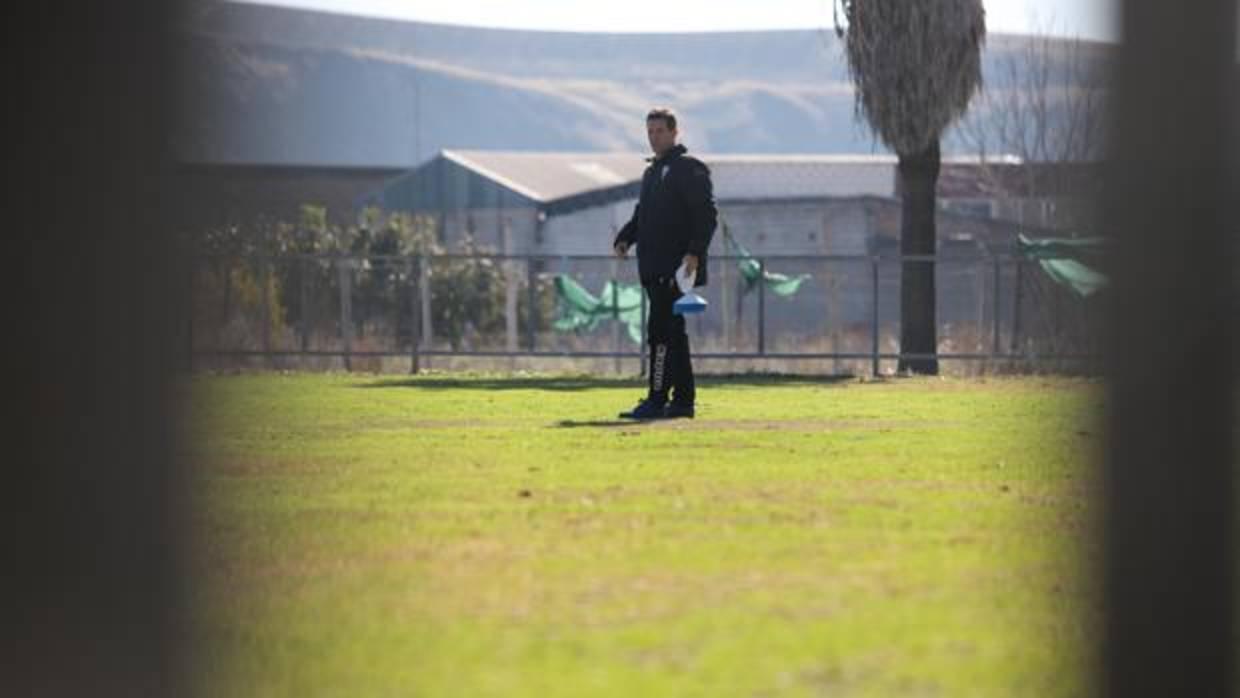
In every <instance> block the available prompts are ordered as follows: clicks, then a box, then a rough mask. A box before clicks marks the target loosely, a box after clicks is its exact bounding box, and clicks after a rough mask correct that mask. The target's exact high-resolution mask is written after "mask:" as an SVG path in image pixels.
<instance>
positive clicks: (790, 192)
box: [443, 150, 977, 203]
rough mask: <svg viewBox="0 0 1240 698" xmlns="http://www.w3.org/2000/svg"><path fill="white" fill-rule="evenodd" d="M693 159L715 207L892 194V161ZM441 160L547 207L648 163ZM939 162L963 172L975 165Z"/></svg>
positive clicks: (480, 155)
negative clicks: (705, 174) (706, 169)
mask: <svg viewBox="0 0 1240 698" xmlns="http://www.w3.org/2000/svg"><path fill="white" fill-rule="evenodd" d="M694 155H696V156H697V157H700V158H701V159H702V160H703V161H704V162H705V163H706V164H707V165H709V166H710V168H711V173H712V180H713V181H714V185H715V198H716V199H717V200H719V201H729V200H738V199H787V198H806V197H832V196H894V195H895V194H896V162H897V161H896V157H895V156H894V155H724V154H719V155H715V154H709V153H707V154H699V153H694ZM443 157H444V158H446V159H448V160H451V161H453V162H455V163H457V164H459V165H461V166H462V167H466V168H468V169H470V170H473V171H474V172H477V173H478V174H479V175H481V176H483V177H486V178H488V179H490V180H492V181H494V182H496V183H497V184H500V185H501V186H505V187H508V188H509V189H511V190H512V191H515V192H517V193H519V194H521V195H522V196H525V197H528V198H530V199H533V200H535V201H539V202H543V203H550V202H553V201H556V200H559V199H564V198H567V197H571V196H578V195H580V194H583V193H586V192H591V191H598V190H604V189H610V188H613V187H619V186H622V185H625V184H630V183H633V182H636V181H639V180H640V179H641V175H642V171H643V170H644V169H645V168H646V164H647V161H646V158H647V157H648V155H647V154H643V153H556V152H527V151H490V150H445V151H443ZM943 162H944V164H969V163H976V162H977V158H973V157H947V158H943Z"/></svg>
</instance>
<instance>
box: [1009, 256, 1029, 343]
mask: <svg viewBox="0 0 1240 698" xmlns="http://www.w3.org/2000/svg"><path fill="white" fill-rule="evenodd" d="M1024 268H1025V265H1024V260H1023V259H1021V258H1020V257H1017V258H1016V281H1015V284H1014V286H1015V287H1014V288H1013V289H1012V340H1011V343H1010V346H1011V348H1010V349H1009V351H1010V352H1011V353H1013V354H1016V353H1017V352H1019V351H1020V330H1021V327H1020V322H1021V313H1020V304H1021V300H1022V299H1021V292H1022V289H1023V288H1024V285H1025V284H1024V278H1023V277H1024Z"/></svg>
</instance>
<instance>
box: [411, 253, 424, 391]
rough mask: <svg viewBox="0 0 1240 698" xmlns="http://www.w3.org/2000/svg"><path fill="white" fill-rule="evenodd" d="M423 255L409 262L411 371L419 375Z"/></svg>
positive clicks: (420, 365) (420, 366) (420, 361)
mask: <svg viewBox="0 0 1240 698" xmlns="http://www.w3.org/2000/svg"><path fill="white" fill-rule="evenodd" d="M421 278H422V256H421V255H416V256H414V258H413V259H412V260H410V262H409V343H410V345H411V346H410V347H409V354H410V356H409V361H410V367H409V372H410V373H412V374H414V375H417V373H418V372H419V371H421V370H422V346H421V344H422V284H421V283H420V282H419V280H420V279H421Z"/></svg>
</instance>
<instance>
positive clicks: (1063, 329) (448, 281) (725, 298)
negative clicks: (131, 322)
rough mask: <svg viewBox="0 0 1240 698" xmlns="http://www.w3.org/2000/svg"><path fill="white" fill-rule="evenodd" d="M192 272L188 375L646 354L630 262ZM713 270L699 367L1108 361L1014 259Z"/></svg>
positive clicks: (207, 258)
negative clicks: (934, 334) (919, 325)
mask: <svg viewBox="0 0 1240 698" xmlns="http://www.w3.org/2000/svg"><path fill="white" fill-rule="evenodd" d="M909 263H912V264H917V263H922V264H933V265H935V268H936V283H937V292H936V307H937V315H938V336H939V351H938V352H937V353H935V354H932V355H923V354H912V353H902V352H901V351H900V349H899V346H898V344H899V342H898V336H899V331H898V330H899V297H900V295H899V277H900V270H901V267H902V265H904V264H909ZM187 268H188V273H187V274H186V280H185V285H184V293H185V299H184V302H185V307H186V308H187V311H186V312H185V313H184V322H183V323H182V324H183V336H184V340H183V341H184V347H185V352H184V354H185V360H186V363H187V365H188V367H189V368H190V369H191V370H193V369H195V368H200V367H202V366H203V365H204V364H208V365H215V366H221V365H228V362H229V361H233V362H243V363H244V362H249V363H247V364H246V365H253V361H255V360H258V361H260V363H261V364H263V365H269V366H272V367H279V366H287V365H289V363H288V362H291V361H298V362H300V364H297V365H299V366H302V367H304V366H305V365H307V362H314V361H318V362H320V363H319V364H317V365H321V366H323V367H328V368H335V367H340V366H342V367H343V368H344V369H346V370H355V369H357V368H358V366H357V364H358V362H359V361H370V362H372V363H371V365H370V366H369V369H368V370H370V369H374V365H373V362H374V361H376V360H391V359H401V360H407V361H408V364H407V366H406V368H407V369H408V370H411V371H413V372H418V371H419V370H421V369H423V368H426V367H428V365H429V364H430V362H431V361H432V360H440V359H444V358H470V357H473V358H479V359H482V358H488V359H517V358H522V359H524V358H529V359H560V360H574V359H582V360H586V359H611V360H614V362H615V363H614V366H615V369H616V370H617V371H620V370H621V362H622V361H623V360H626V359H628V360H632V359H638V360H640V362H641V363H639V366H641V365H643V364H644V358H645V355H646V342H645V340H646V337H645V321H646V317H647V307H646V299H645V295H644V293H640V292H639V290H638V289H639V285H638V279H637V276H636V264H635V263H634V261H633V260H632V259H627V260H618V259H616V258H614V257H611V256H606V255H575V256H563V255H554V256H552V255H520V254H437V255H429V256H403V255H369V256H365V257H356V256H340V255H314V254H281V255H224V254H212V255H197V256H194V257H193V258H191V259H190V260H188V264H187ZM707 268H708V273H709V276H710V285H708V286H707V287H705V288H703V289H699V292H701V293H702V295H704V296H705V297H707V299H708V301H709V304H710V305H709V308H708V310H707V312H706V313H704V314H702V315H698V316H692V317H690V318H688V320H689V322H688V326H689V331H690V336H691V341H692V342H693V344H694V349H693V356H694V358H695V359H702V360H706V361H713V362H719V361H731V362H749V363H750V364H752V365H753V366H763V365H764V364H765V365H766V366H767V367H769V366H770V364H771V363H772V362H790V361H791V362H795V361H828V362H832V365H831V366H830V367H829V368H828V369H824V370H830V371H832V372H839V371H848V372H866V371H868V372H869V373H871V374H872V375H880V374H881V373H883V364H884V363H888V364H889V363H891V362H899V361H901V360H908V359H921V358H933V359H937V360H940V361H958V362H985V363H987V364H989V365H992V366H996V367H998V366H1001V365H1004V364H1008V365H1019V366H1025V367H1038V368H1039V370H1041V369H1042V368H1044V367H1047V366H1056V365H1058V366H1059V367H1061V368H1064V367H1074V368H1073V369H1072V370H1078V371H1079V370H1091V369H1092V367H1093V366H1094V363H1095V360H1096V355H1097V347H1096V342H1095V341H1094V339H1093V337H1092V336H1091V332H1090V328H1091V325H1092V323H1091V322H1090V316H1091V314H1092V312H1093V311H1092V309H1091V308H1090V303H1089V301H1088V300H1085V299H1081V298H1077V297H1075V296H1073V295H1072V294H1071V293H1069V292H1068V291H1066V290H1064V289H1063V288H1061V287H1059V286H1058V285H1057V284H1055V283H1054V282H1053V281H1052V280H1050V279H1049V277H1047V276H1046V275H1045V274H1043V273H1042V272H1041V270H1040V269H1039V267H1038V265H1037V263H1036V262H1032V261H1030V260H1027V259H1025V258H1023V257H1019V256H1012V255H986V256H981V255H976V256H962V255H817V256H806V255H763V256H761V257H739V256H730V255H712V256H710V257H709V258H708V262H707ZM798 279H799V280H800V281H799V282H798V281H797V280H798ZM568 287H571V288H573V289H576V291H575V292H577V293H578V294H580V292H584V293H585V294H588V295H586V296H582V297H584V298H586V299H588V300H591V301H594V302H596V305H595V306H594V307H591V308H587V309H586V310H583V308H582V307H578V306H576V305H574V302H577V303H580V302H581V301H582V298H581V297H573V298H570V297H569V295H566V293H565V290H564V289H565V288H568ZM608 294H610V295H608ZM626 304H627V305H626ZM323 361H328V362H332V361H338V362H339V363H327V364H323V363H322V362H323ZM390 368H391V367H390V366H387V365H385V366H383V367H381V369H380V370H386V369H390ZM402 370H403V369H402ZM802 370H803V369H802Z"/></svg>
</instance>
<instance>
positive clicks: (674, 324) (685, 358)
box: [645, 279, 696, 405]
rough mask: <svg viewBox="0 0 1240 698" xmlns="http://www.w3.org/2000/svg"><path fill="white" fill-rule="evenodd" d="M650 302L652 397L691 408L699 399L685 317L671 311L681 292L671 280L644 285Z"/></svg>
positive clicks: (648, 328)
mask: <svg viewBox="0 0 1240 698" xmlns="http://www.w3.org/2000/svg"><path fill="white" fill-rule="evenodd" d="M645 289H646V297H647V298H649V299H650V310H649V315H648V317H647V319H646V337H647V339H648V341H649V342H650V398H651V399H652V400H654V401H656V402H660V403H662V402H667V400H668V392H669V390H671V391H674V392H673V393H672V396H671V399H672V400H673V401H674V402H676V403H677V404H680V405H692V404H693V402H694V399H695V398H696V391H695V388H694V385H693V362H692V361H691V360H690V358H689V335H688V334H686V333H685V318H684V316H681V315H676V314H674V313H673V312H672V303H674V302H675V301H676V299H677V298H680V296H681V293H680V289H678V288H676V282H675V281H673V280H671V279H660V280H656V281H655V282H654V283H651V284H647V285H646V286H645Z"/></svg>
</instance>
